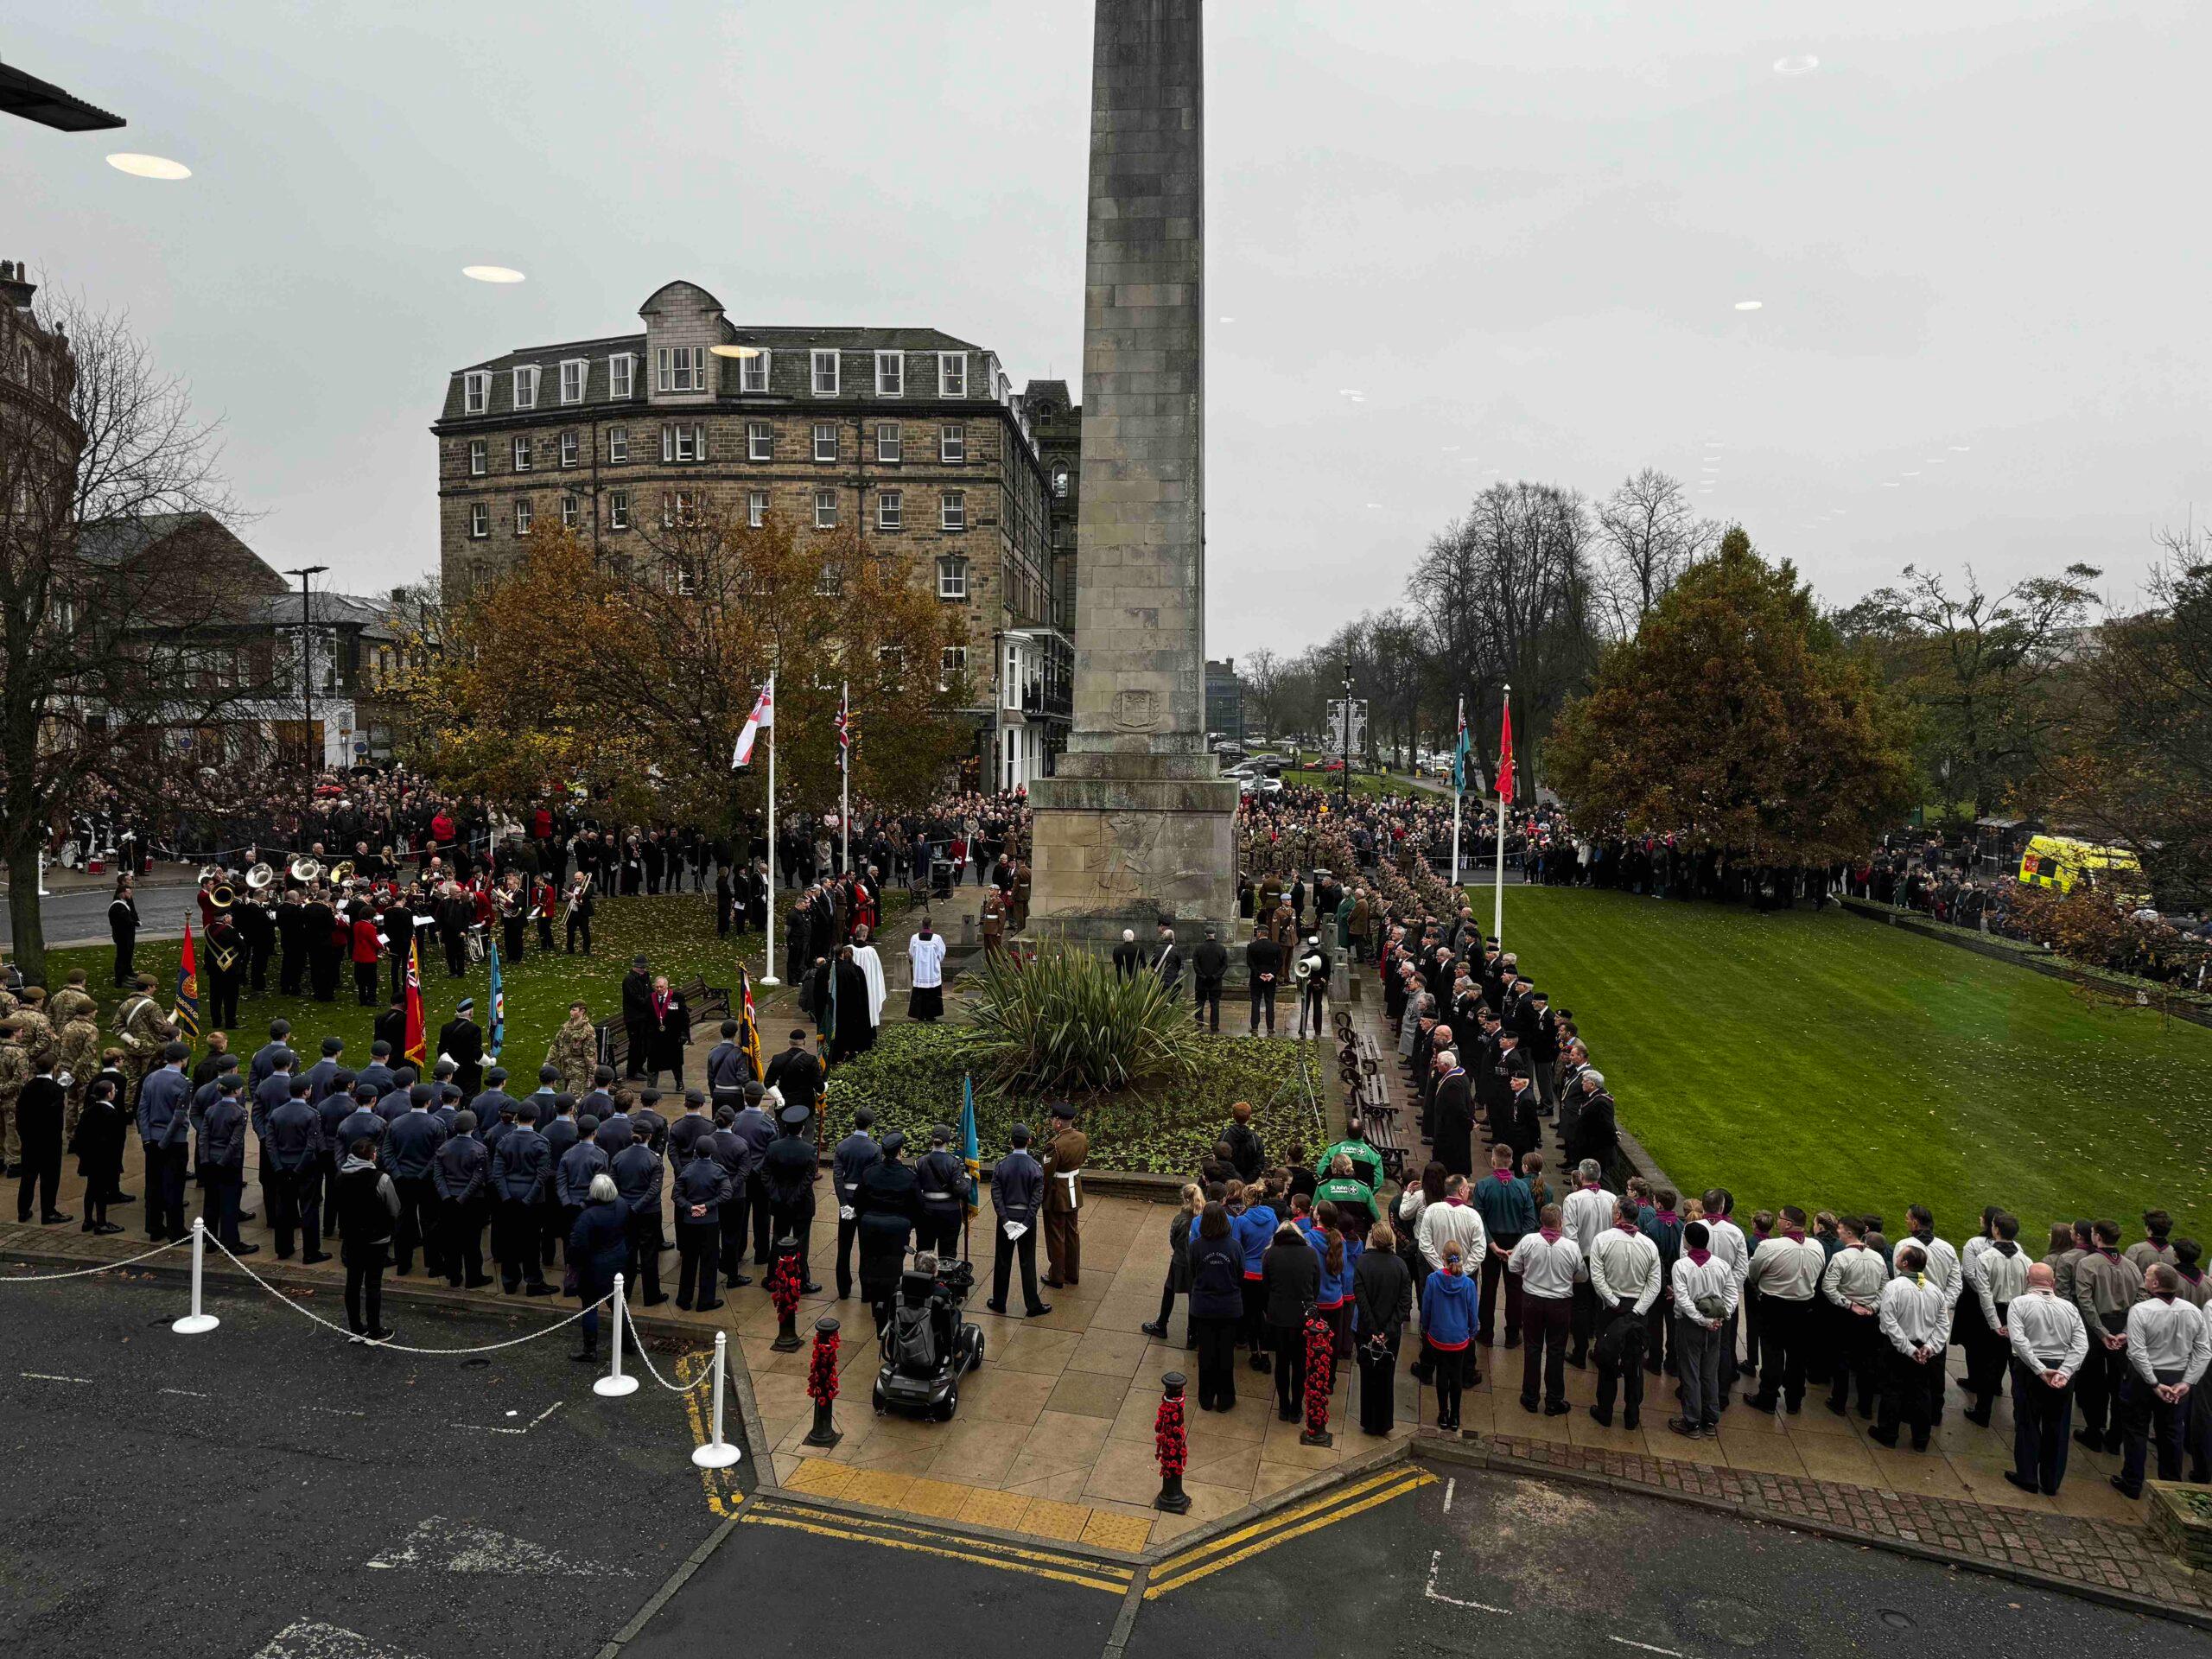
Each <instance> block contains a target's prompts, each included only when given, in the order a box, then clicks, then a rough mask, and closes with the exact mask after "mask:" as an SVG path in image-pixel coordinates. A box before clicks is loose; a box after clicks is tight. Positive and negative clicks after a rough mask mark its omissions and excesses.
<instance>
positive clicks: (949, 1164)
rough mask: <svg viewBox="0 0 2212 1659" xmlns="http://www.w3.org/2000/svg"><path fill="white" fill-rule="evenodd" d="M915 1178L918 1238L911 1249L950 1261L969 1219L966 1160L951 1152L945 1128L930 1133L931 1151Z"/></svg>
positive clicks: (918, 1165)
mask: <svg viewBox="0 0 2212 1659" xmlns="http://www.w3.org/2000/svg"><path fill="white" fill-rule="evenodd" d="M914 1179H916V1181H917V1182H918V1183H919V1185H920V1188H921V1195H922V1224H921V1229H920V1236H919V1238H918V1242H917V1243H916V1244H915V1246H914V1248H915V1249H921V1250H935V1251H936V1252H937V1254H938V1259H939V1260H940V1261H947V1262H949V1261H950V1260H951V1259H952V1255H953V1252H954V1250H955V1249H956V1248H957V1246H958V1244H959V1242H960V1224H961V1223H962V1222H963V1221H964V1220H966V1219H967V1216H968V1160H966V1159H964V1158H963V1157H961V1156H960V1155H959V1154H957V1153H956V1152H954V1151H953V1150H952V1131H951V1130H950V1128H947V1127H945V1125H944V1124H942V1123H939V1124H938V1125H937V1126H936V1127H934V1128H931V1130H930V1149H929V1150H928V1151H927V1152H925V1153H924V1154H922V1155H921V1157H920V1158H919V1159H918V1160H916V1162H915V1165H914Z"/></svg>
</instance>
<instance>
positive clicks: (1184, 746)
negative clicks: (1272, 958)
mask: <svg viewBox="0 0 2212 1659" xmlns="http://www.w3.org/2000/svg"><path fill="white" fill-rule="evenodd" d="M1203 16H1204V8H1203V3H1202V0H1099V3H1098V7H1097V17H1096V35H1095V41H1094V49H1093V59H1092V77H1093V79H1092V92H1091V126H1090V131H1091V141H1090V232H1089V250H1088V256H1087V264H1086V271H1085V279H1084V392H1083V454H1082V480H1083V482H1082V495H1081V506H1080V518H1079V524H1080V530H1079V537H1078V539H1079V542H1080V545H1081V556H1080V566H1079V570H1078V573H1077V578H1076V581H1075V594H1076V666H1075V728H1074V731H1073V732H1072V734H1071V736H1070V737H1069V740H1068V751H1067V753H1065V755H1063V756H1062V757H1061V761H1060V766H1059V770H1058V773H1057V775H1056V776H1055V777H1053V778H1052V779H1048V780H1047V781H1046V782H1045V783H1044V784H1042V785H1039V787H1038V788H1037V789H1036V790H1035V791H1033V793H1032V800H1033V804H1035V806H1036V807H1037V808H1038V816H1037V823H1036V854H1037V856H1036V874H1035V881H1034V902H1033V910H1032V914H1033V917H1034V918H1035V924H1034V925H1035V926H1036V927H1037V929H1038V931H1040V932H1042V933H1046V934H1052V933H1058V934H1062V935H1065V936H1070V937H1076V938H1102V937H1104V936H1106V935H1108V934H1109V933H1112V932H1114V931H1118V930H1119V929H1120V928H1121V927H1122V926H1124V925H1132V924H1134V923H1139V922H1149V921H1150V920H1152V919H1154V918H1155V917H1157V918H1163V919H1165V918H1173V919H1176V920H1178V921H1179V922H1183V923H1186V924H1189V925H1192V926H1193V927H1195V926H1196V925H1203V924H1205V923H1206V922H1212V923H1214V924H1216V925H1219V926H1221V927H1222V928H1223V929H1224V937H1226V934H1227V929H1228V924H1229V922H1230V920H1231V918H1233V917H1234V915H1235V907H1236V844H1235V828H1234V826H1235V812H1236V785H1234V784H1232V783H1230V782H1227V781H1225V780H1224V779H1221V778H1220V777H1219V776H1218V769H1217V766H1216V763H1215V761H1214V758H1213V756H1212V755H1211V754H1210V753H1207V751H1206V747H1205V692H1204V688H1203V677H1204V665H1205V487H1204V461H1205V351H1204V346H1205V327H1204V324H1205V142H1204V130H1205V104H1204V85H1205V75H1204V58H1205V54H1204V49H1203ZM1186 937H1190V936H1188V935H1186Z"/></svg>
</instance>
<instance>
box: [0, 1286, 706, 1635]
mask: <svg viewBox="0 0 2212 1659" xmlns="http://www.w3.org/2000/svg"><path fill="white" fill-rule="evenodd" d="M12 1270H13V1269H11V1271H12ZM319 1300H320V1299H319ZM180 1301H181V1290H180V1287H179V1285H178V1283H177V1282H176V1281H175V1280H174V1279H170V1280H165V1281H152V1282H148V1281H144V1280H140V1281H137V1282H135V1283H126V1282H118V1281H117V1279H116V1276H115V1275H112V1274H110V1275H104V1276H102V1277H101V1278H99V1279H94V1280H91V1281H86V1280H76V1281H68V1282H67V1283H65V1284H61V1285H40V1286H13V1287H7V1286H0V1446H5V1447H6V1452H5V1458H4V1462H5V1466H6V1468H7V1471H8V1478H7V1479H6V1481H5V1482H4V1483H0V1652H4V1653H7V1654H10V1655H11V1656H22V1659H47V1656H54V1659H60V1656H82V1655H87V1654H137V1655H156V1654H158V1655H162V1656H176V1659H200V1656H208V1659H216V1656H220V1659H246V1656H263V1659H402V1656H404V1659H482V1656H484V1655H486V1654H493V1653H500V1654H530V1655H545V1656H565V1655H576V1656H588V1655H591V1654H594V1653H595V1652H597V1650H598V1649H599V1648H600V1646H601V1644H602V1643H604V1642H605V1641H606V1640H607V1637H610V1636H611V1635H613V1632H614V1631H615V1630H618V1629H620V1627H621V1625H622V1624H624V1623H625V1622H626V1620H627V1619H629V1618H631V1617H632V1614H634V1613H635V1612H636V1611H637V1609H638V1608H639V1606H640V1605H643V1603H644V1602H645V1599H646V1598H647V1597H649V1596H650V1595H651V1594H652V1592H654V1591H655V1590H656V1589H657V1588H658V1586H660V1585H661V1584H662V1582H663V1581H664V1580H665V1579H666V1578H667V1577H668V1575H669V1574H670V1573H671V1572H672V1571H673V1570H674V1568H675V1567H676V1566H677V1564H678V1563H680V1562H681V1561H682V1560H683V1558H684V1557H685V1556H686V1555H687V1554H690V1552H691V1551H692V1550H693V1549H695V1548H697V1546H698V1544H699V1542H700V1541H701V1540H702V1539H703V1538H704V1537H706V1536H707V1535H709V1533H710V1532H711V1531H712V1530H713V1529H714V1528H715V1526H716V1525H718V1524H719V1519H718V1517H717V1516H715V1514H713V1513H712V1512H711V1511H710V1510H709V1506H708V1489H707V1487H706V1486H705V1484H703V1482H702V1474H701V1471H698V1470H696V1469H695V1468H694V1467H693V1466H692V1465H691V1462H690V1453H691V1449H692V1446H694V1444H695V1443H696V1442H695V1440H694V1436H693V1430H692V1427H691V1422H690V1417H689V1416H688V1414H687V1413H686V1410H685V1408H684V1405H683V1402H681V1401H680V1400H678V1399H677V1396H676V1395H671V1394H668V1393H664V1392H663V1391H662V1390H661V1389H659V1388H658V1387H656V1386H655V1385H654V1384H653V1383H652V1381H651V1380H650V1379H647V1380H646V1382H645V1385H644V1387H643V1388H642V1389H640V1390H639V1392H637V1393H635V1394H633V1395H630V1396H628V1397H627V1398H626V1399H619V1400H601V1399H600V1398H598V1397H597V1396H596V1395H594V1394H593V1393H592V1392H591V1389H590V1379H591V1377H592V1376H593V1375H594V1372H593V1371H591V1370H588V1369H587V1368H586V1367H584V1366H582V1365H579V1364H575V1363H571V1362H570V1360H569V1354H570V1353H571V1352H572V1351H574V1349H575V1345H576V1344H575V1340H574V1338H575V1332H574V1331H573V1329H571V1330H569V1331H563V1332H556V1333H555V1334H553V1335H551V1336H548V1337H545V1338H542V1339H540V1340H538V1341H536V1342H531V1343H528V1344H524V1345H523V1346H521V1347H518V1348H512V1349H509V1350H507V1351H505V1352H503V1353H499V1354H494V1355H492V1356H489V1357H477V1358H474V1359H461V1358H428V1357H414V1356H409V1355H404V1354H398V1353H391V1352H381V1351H373V1350H369V1349H364V1348H359V1347H355V1346H353V1345H351V1344H348V1343H346V1341H345V1340H343V1339H342V1338H340V1337H338V1336H335V1335H334V1334H332V1333H331V1332H326V1331H323V1330H322V1329H321V1328H320V1327H318V1326H315V1325H310V1324H309V1323H308V1321H307V1320H305V1319H302V1318H300V1317H299V1316H298V1315H297V1314H296V1313H289V1312H288V1311H286V1310H285V1309H283V1308H282V1307H280V1306H277V1304H276V1303H275V1302H274V1301H273V1300H270V1299H269V1298H268V1297H267V1296H266V1295H265V1294H263V1293H261V1292H259V1291H252V1292H251V1293H250V1294H249V1293H241V1294H235V1295H233V1294H227V1293H226V1294H219V1295H216V1296H214V1297H213V1298H211V1300H210V1311H211V1312H213V1313H217V1314H218V1315H219V1316H220V1318H221V1319H222V1321H223V1324H222V1325H221V1328H220V1329H219V1330H217V1331H214V1332H211V1333H209V1334H207V1335H205V1336H200V1337H191V1338H186V1337H179V1336H175V1335H173V1334H172V1333H171V1332H169V1330H168V1322H169V1320H170V1319H174V1318H175V1316H176V1315H177V1314H178V1313H181V1312H182V1311H183V1309H182V1308H181V1306H180ZM556 1306H557V1304H556V1303H553V1302H550V1301H549V1302H547V1303H544V1304H539V1305H536V1306H532V1307H531V1309H530V1311H529V1313H528V1314H527V1316H525V1317H523V1318H521V1319H518V1320H516V1321H515V1322H514V1323H512V1324H510V1323H509V1322H507V1321H506V1320H504V1319H498V1318H493V1317H486V1316H483V1315H477V1314H473V1313H472V1314H466V1315H463V1314H451V1313H443V1312H440V1311H435V1310H431V1309H428V1308H416V1307H410V1306H408V1305H406V1304H404V1303H390V1302H388V1303H387V1304H386V1315H385V1317H386V1319H388V1320H389V1321H390V1322H391V1324H393V1325H395V1326H396V1327H397V1331H398V1334H399V1339H400V1340H401V1341H403V1342H409V1343H413V1344H419V1345H423V1346H439V1347H448V1346H451V1347H461V1346H467V1345H473V1344H480V1343H486V1342H496V1341H499V1340H502V1339H503V1338H506V1337H510V1336H513V1335H517V1334H519V1333H520V1332H524V1331H526V1330H529V1329H531V1328H532V1327H533V1326H535V1325H537V1324H538V1323H539V1322H540V1321H541V1320H543V1319H548V1318H550V1317H551V1313H550V1311H549V1310H551V1309H553V1308H554V1307H556ZM321 1311H322V1312H324V1313H326V1315H327V1314H329V1313H335V1312H336V1311H337V1310H335V1309H331V1308H327V1307H326V1308H323V1309H321ZM658 1363H660V1364H661V1366H662V1369H663V1370H664V1371H665V1370H668V1368H669V1364H670V1362H669V1360H667V1359H665V1358H662V1359H659V1361H658ZM731 1421H733V1422H734V1421H735V1414H734V1412H733V1413H732V1414H731ZM747 1466H749V1465H741V1467H747ZM705 1479H707V1480H712V1481H715V1482H717V1483H719V1482H721V1481H722V1480H724V1479H725V1477H722V1476H720V1475H712V1476H708V1477H706V1478H705Z"/></svg>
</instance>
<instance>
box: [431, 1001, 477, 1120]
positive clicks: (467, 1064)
mask: <svg viewBox="0 0 2212 1659" xmlns="http://www.w3.org/2000/svg"><path fill="white" fill-rule="evenodd" d="M475 1012H476V999H475V998H474V997H472V996H464V997H462V998H461V1001H459V1002H458V1003H456V1004H454V1011H453V1018H452V1019H450V1020H447V1021H446V1022H445V1024H444V1025H443V1026H442V1027H439V1028H438V1052H439V1053H440V1054H442V1055H443V1056H445V1057H446V1058H448V1059H449V1060H451V1061H452V1062H453V1064H454V1074H453V1081H454V1087H455V1088H456V1089H459V1090H461V1098H463V1099H464V1100H474V1099H475V1098H476V1096H478V1095H479V1094H480V1092H482V1090H483V1088H484V1029H483V1027H480V1026H479V1025H478V1024H477V1023H476V1021H475V1020H472V1019H471V1018H469V1016H470V1015H471V1014H474V1013H475Z"/></svg>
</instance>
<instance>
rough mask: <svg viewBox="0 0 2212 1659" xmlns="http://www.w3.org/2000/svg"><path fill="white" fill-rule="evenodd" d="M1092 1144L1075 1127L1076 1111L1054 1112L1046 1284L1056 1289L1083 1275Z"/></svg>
mask: <svg viewBox="0 0 2212 1659" xmlns="http://www.w3.org/2000/svg"><path fill="white" fill-rule="evenodd" d="M1089 1159H1090V1137H1089V1136H1087V1135H1084V1132H1083V1131H1082V1130H1081V1129H1078V1128H1076V1126H1075V1108H1074V1107H1072V1106H1071V1105H1069V1104H1067V1103H1065V1101H1064V1102H1062V1103H1060V1104H1059V1105H1058V1106H1055V1107H1053V1108H1052V1139H1051V1140H1050V1141H1046V1144H1045V1282H1046V1284H1048V1285H1050V1286H1052V1287H1053V1288H1054V1289H1056V1290H1057V1289H1058V1288H1059V1287H1062V1286H1063V1285H1072V1284H1075V1283H1077V1282H1078V1281H1080V1280H1081V1278H1082V1275H1083V1234H1082V1218H1083V1217H1082V1211H1083V1179H1082V1176H1083V1166H1084V1163H1085V1162H1086V1161H1088V1160H1089Z"/></svg>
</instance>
